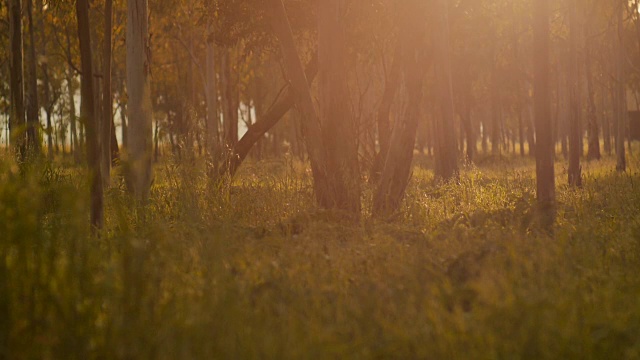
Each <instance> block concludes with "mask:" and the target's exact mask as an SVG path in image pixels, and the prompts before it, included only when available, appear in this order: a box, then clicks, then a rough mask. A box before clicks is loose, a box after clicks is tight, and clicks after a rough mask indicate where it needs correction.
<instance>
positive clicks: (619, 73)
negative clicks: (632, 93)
mask: <svg viewBox="0 0 640 360" xmlns="http://www.w3.org/2000/svg"><path fill="white" fill-rule="evenodd" d="M625 1H626V0H618V3H617V4H616V6H615V8H616V24H617V32H616V35H615V37H616V39H615V42H614V43H615V47H616V53H615V71H616V72H615V85H614V86H615V105H614V116H615V125H616V134H617V136H616V159H617V162H616V170H617V171H620V172H623V171H625V170H626V168H627V162H626V157H625V150H624V139H625V135H626V126H627V100H626V94H625V62H626V55H625V50H624V43H623V39H622V35H623V31H624V24H623V22H624V11H625V9H626V7H627V6H626V3H625Z"/></svg>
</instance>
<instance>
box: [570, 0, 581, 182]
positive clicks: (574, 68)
mask: <svg viewBox="0 0 640 360" xmlns="http://www.w3.org/2000/svg"><path fill="white" fill-rule="evenodd" d="M576 2H577V0H570V9H569V16H570V19H569V22H570V30H569V74H568V82H569V170H568V175H569V185H571V186H575V187H580V186H582V175H581V168H580V155H581V154H582V141H581V134H582V131H581V126H580V117H581V116H582V108H581V106H580V85H579V72H578V67H579V57H578V49H577V46H578V31H579V27H578V4H577V3H576Z"/></svg>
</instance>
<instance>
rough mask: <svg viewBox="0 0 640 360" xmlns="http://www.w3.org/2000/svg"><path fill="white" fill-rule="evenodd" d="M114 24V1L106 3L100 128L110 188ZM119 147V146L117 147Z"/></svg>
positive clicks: (106, 182) (104, 174) (104, 173)
mask: <svg viewBox="0 0 640 360" xmlns="http://www.w3.org/2000/svg"><path fill="white" fill-rule="evenodd" d="M112 22H113V0H105V2H104V39H103V41H104V43H103V44H102V46H103V50H102V51H103V53H102V55H103V60H102V63H103V64H104V65H103V66H104V68H103V69H102V72H103V80H102V81H103V82H102V109H101V110H102V122H101V126H100V139H101V148H102V161H101V163H102V183H103V185H104V186H105V187H109V186H110V182H111V181H110V180H111V163H112V149H111V145H112V139H111V137H112V134H113V129H112V126H113V93H112V91H111V62H112V59H111V58H112V56H111V37H112V34H111V33H112ZM116 147H117V146H116Z"/></svg>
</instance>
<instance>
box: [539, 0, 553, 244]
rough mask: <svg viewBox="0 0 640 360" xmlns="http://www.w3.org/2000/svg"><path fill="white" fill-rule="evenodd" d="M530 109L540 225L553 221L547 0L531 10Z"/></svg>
mask: <svg viewBox="0 0 640 360" xmlns="http://www.w3.org/2000/svg"><path fill="white" fill-rule="evenodd" d="M533 18H534V20H533V66H534V109H535V125H536V126H535V127H536V152H535V154H536V190H537V198H538V204H539V206H540V210H541V213H542V220H543V221H542V224H541V225H542V226H543V228H544V229H545V230H547V231H549V232H551V231H552V229H553V223H554V221H555V198H556V194H555V175H554V173H555V171H554V164H553V161H554V159H553V139H552V137H551V114H550V112H551V109H550V102H549V99H550V86H549V27H550V26H549V0H535V1H534V11H533Z"/></svg>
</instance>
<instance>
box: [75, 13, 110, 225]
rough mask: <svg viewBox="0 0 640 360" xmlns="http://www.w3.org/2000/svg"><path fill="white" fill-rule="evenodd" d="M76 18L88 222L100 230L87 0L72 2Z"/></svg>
mask: <svg viewBox="0 0 640 360" xmlns="http://www.w3.org/2000/svg"><path fill="white" fill-rule="evenodd" d="M76 14H77V18H78V38H79V40H80V62H81V63H82V66H81V68H82V87H81V93H80V96H81V97H82V104H81V106H82V107H83V108H84V109H83V111H81V113H82V114H84V116H85V118H84V119H82V122H83V123H84V124H85V126H86V131H87V140H86V144H87V162H88V165H89V178H90V182H91V225H92V226H93V228H94V229H102V227H103V225H104V204H103V188H102V174H101V167H100V139H99V138H98V131H97V130H98V124H97V123H96V119H97V118H96V108H95V103H94V92H93V63H92V61H91V35H90V30H89V3H88V0H78V1H77V2H76Z"/></svg>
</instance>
